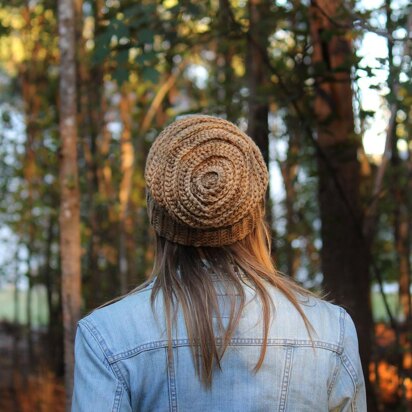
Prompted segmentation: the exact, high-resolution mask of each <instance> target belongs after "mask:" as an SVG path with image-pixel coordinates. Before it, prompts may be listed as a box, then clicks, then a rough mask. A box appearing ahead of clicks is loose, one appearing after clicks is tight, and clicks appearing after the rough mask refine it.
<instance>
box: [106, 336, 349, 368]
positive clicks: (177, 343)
mask: <svg viewBox="0 0 412 412" xmlns="http://www.w3.org/2000/svg"><path fill="white" fill-rule="evenodd" d="M219 341H220V340H219V339H217V342H218V343H219ZM262 343H263V339H259V338H232V339H231V340H230V342H229V346H260V345H262ZM267 344H268V346H294V347H307V346H312V342H311V341H310V340H304V339H268V341H267ZM313 344H314V346H315V347H317V348H322V349H326V350H330V351H332V352H335V353H338V354H340V353H341V352H342V348H341V347H340V346H339V345H335V344H333V343H328V342H324V341H313ZM172 345H173V346H174V347H182V346H190V341H189V339H173V341H172ZM164 347H167V340H161V341H153V342H148V343H144V344H142V345H139V346H137V347H135V348H133V349H130V350H126V351H123V352H120V353H117V354H115V355H112V354H110V355H108V356H107V360H108V362H109V363H115V362H117V361H119V360H122V359H126V358H131V357H133V356H136V355H138V354H140V353H142V352H147V351H151V350H156V349H161V348H164Z"/></svg>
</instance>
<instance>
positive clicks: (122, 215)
mask: <svg viewBox="0 0 412 412" xmlns="http://www.w3.org/2000/svg"><path fill="white" fill-rule="evenodd" d="M132 107H133V105H132V102H131V95H130V92H129V90H128V87H127V85H126V84H125V85H123V87H122V91H121V100H120V118H121V121H122V125H123V130H122V134H121V137H120V170H121V175H122V179H121V182H120V192H119V201H120V212H119V223H120V238H119V270H120V292H121V293H122V294H123V293H126V292H127V289H128V277H129V276H128V274H129V266H130V263H131V262H129V254H128V247H131V244H130V235H131V233H130V230H131V228H130V225H129V224H128V220H129V219H128V217H129V206H130V195H131V192H132V178H133V169H134V162H135V154H134V148H133V142H132V112H133V110H132Z"/></svg>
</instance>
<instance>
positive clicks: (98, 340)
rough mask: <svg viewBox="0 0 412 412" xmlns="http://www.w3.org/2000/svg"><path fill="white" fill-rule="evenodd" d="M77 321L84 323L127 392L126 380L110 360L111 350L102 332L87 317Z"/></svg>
mask: <svg viewBox="0 0 412 412" xmlns="http://www.w3.org/2000/svg"><path fill="white" fill-rule="evenodd" d="M78 323H79V324H82V325H84V326H85V327H86V328H87V330H88V331H89V332H90V334H91V335H92V336H93V339H94V340H95V341H96V343H97V345H98V346H99V348H100V350H101V352H102V355H103V356H104V359H105V360H106V362H107V363H108V365H109V366H110V369H111V371H112V373H113V375H114V376H115V378H116V379H117V380H118V381H120V382H121V384H122V385H123V387H124V388H125V389H126V391H127V392H128V393H130V391H129V388H128V386H127V384H126V381H125V379H124V377H123V375H122V373H121V371H120V369H119V367H118V365H116V364H115V363H114V362H110V357H111V351H110V349H109V348H108V346H107V343H106V341H105V340H104V338H103V336H102V334H101V333H100V332H99V330H98V329H97V328H96V326H95V325H93V324H92V322H90V320H88V319H85V318H83V319H81V320H80V321H79V322H78Z"/></svg>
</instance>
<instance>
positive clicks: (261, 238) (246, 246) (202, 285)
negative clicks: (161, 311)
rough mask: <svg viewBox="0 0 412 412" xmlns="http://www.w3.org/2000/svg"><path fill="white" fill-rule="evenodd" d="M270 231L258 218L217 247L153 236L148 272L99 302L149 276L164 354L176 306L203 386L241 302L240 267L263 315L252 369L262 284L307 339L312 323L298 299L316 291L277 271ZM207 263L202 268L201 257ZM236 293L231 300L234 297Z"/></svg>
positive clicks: (267, 305) (268, 302)
mask: <svg viewBox="0 0 412 412" xmlns="http://www.w3.org/2000/svg"><path fill="white" fill-rule="evenodd" d="M270 251H271V236H270V230H269V227H268V225H267V223H266V220H265V219H264V217H263V218H262V219H260V220H259V221H258V222H257V223H256V225H255V228H254V229H253V230H252V232H251V233H249V235H247V236H246V237H245V238H244V239H242V240H240V241H237V242H236V243H234V244H231V245H228V246H222V247H194V246H184V245H180V244H177V243H173V242H171V241H169V240H167V239H165V238H163V237H160V236H157V234H156V241H155V259H154V266H153V270H152V273H151V275H150V276H149V278H148V279H147V281H145V282H144V283H143V284H142V285H140V286H138V287H136V288H134V289H133V290H131V291H130V292H128V293H127V294H125V295H122V296H120V297H118V298H116V299H113V300H111V301H109V302H106V303H105V304H103V305H101V306H99V307H103V306H106V305H108V304H110V303H113V302H115V301H117V300H119V299H121V298H122V297H124V296H127V295H130V294H133V293H135V292H137V291H139V290H141V289H143V288H144V287H145V286H147V285H148V284H149V283H151V282H152V281H153V289H152V294H151V305H152V309H153V310H154V302H155V300H156V297H157V296H158V295H159V293H160V292H161V294H162V295H163V300H164V308H165V316H166V331H167V337H168V352H169V357H170V358H171V359H172V357H173V349H172V348H173V340H172V329H173V326H174V322H175V319H176V318H175V317H176V313H177V308H178V305H180V307H181V309H182V311H183V316H184V320H185V323H186V328H187V334H188V338H189V341H190V342H191V350H192V356H193V360H194V365H195V370H196V373H197V376H198V377H199V378H200V380H201V382H202V383H203V384H204V385H205V387H210V385H211V382H212V376H213V370H214V368H215V366H217V367H218V368H219V369H221V359H222V357H223V355H224V353H225V351H226V349H227V347H228V345H229V343H230V340H231V337H232V336H233V334H234V332H235V330H236V328H237V326H238V324H239V321H240V318H241V315H242V311H243V309H244V306H245V300H246V297H245V291H244V282H245V279H244V278H243V279H242V276H239V273H238V270H237V268H240V269H241V271H243V272H244V275H245V276H246V281H247V283H248V284H249V285H250V286H252V288H253V289H254V291H255V292H256V295H257V297H258V298H259V299H260V302H261V306H262V315H263V316H262V318H263V345H262V348H261V352H260V356H259V359H258V361H257V363H256V365H255V367H254V372H257V371H258V370H259V369H260V367H261V366H262V363H263V361H264V358H265V354H266V350H267V339H268V334H269V327H270V323H271V320H272V314H273V310H274V302H273V301H272V299H271V296H270V294H269V291H268V290H267V288H268V285H272V286H274V287H276V288H277V289H278V290H279V291H280V292H282V293H283V294H284V295H285V296H286V297H287V299H288V300H289V301H290V302H291V303H292V304H293V305H294V307H295V308H296V309H297V310H298V312H299V313H300V315H301V316H302V318H303V321H304V323H305V326H306V329H307V331H308V334H309V336H310V339H311V340H312V332H313V331H314V329H313V327H312V325H311V324H310V322H309V320H308V319H307V317H306V315H305V313H304V311H303V310H302V308H301V306H300V303H299V301H298V297H297V296H298V295H301V296H303V297H309V296H317V295H315V294H314V293H312V292H310V291H308V290H306V289H305V288H303V287H301V286H300V285H298V284H297V283H296V282H294V281H293V280H292V279H291V278H289V277H287V276H285V275H283V274H281V273H279V272H278V271H277V270H276V268H275V265H274V263H273V261H272V258H271V254H270ZM205 260H206V262H207V263H208V267H205V265H204V264H202V262H204V261H205ZM211 273H212V274H213V276H217V277H218V278H219V279H222V280H225V282H224V284H225V287H226V292H225V295H227V296H228V297H229V299H230V315H229V319H228V324H227V326H226V328H225V327H224V326H223V323H222V318H221V316H220V309H219V304H218V294H217V291H216V288H215V286H214V283H213V280H212V276H211ZM239 297H240V303H239V304H237V303H236V301H235V298H236V299H238V298H239ZM214 319H217V321H218V335H217V334H216V332H215V330H214V328H213V320H214ZM312 344H313V340H312Z"/></svg>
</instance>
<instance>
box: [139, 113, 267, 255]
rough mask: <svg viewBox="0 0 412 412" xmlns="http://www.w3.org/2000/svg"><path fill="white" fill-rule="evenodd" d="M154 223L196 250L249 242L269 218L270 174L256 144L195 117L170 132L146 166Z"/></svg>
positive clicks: (213, 120)
mask: <svg viewBox="0 0 412 412" xmlns="http://www.w3.org/2000/svg"><path fill="white" fill-rule="evenodd" d="M144 177H145V180H146V201H147V210H148V215H149V219H150V223H151V224H152V225H153V227H154V229H155V230H156V232H157V233H158V235H160V236H162V237H165V238H166V239H168V240H170V241H172V242H175V243H179V244H183V245H192V246H214V247H217V246H223V245H228V244H231V243H234V242H236V241H238V240H241V239H243V238H244V237H246V236H247V235H248V234H249V233H250V232H251V231H252V230H253V228H254V227H255V223H256V221H257V220H258V219H259V218H261V217H262V216H263V214H264V197H265V194H266V190H267V186H268V181H269V173H268V170H267V167H266V164H265V162H264V160H263V156H262V153H261V152H260V150H259V148H258V147H257V145H256V144H255V143H254V142H253V140H252V139H251V138H250V137H249V136H247V135H246V134H245V133H243V132H242V131H241V130H240V129H239V128H238V127H236V126H235V125H234V124H233V123H231V122H229V121H227V120H224V119H220V118H217V117H212V116H205V115H192V116H187V117H185V118H182V119H179V120H177V121H175V122H174V123H172V124H171V125H169V126H168V127H166V128H165V129H164V130H163V131H162V132H161V133H160V135H159V136H158V137H157V139H156V140H155V141H154V143H153V144H152V146H151V148H150V151H149V154H148V157H147V160H146V166H145V173H144Z"/></svg>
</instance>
